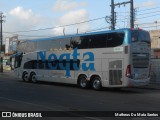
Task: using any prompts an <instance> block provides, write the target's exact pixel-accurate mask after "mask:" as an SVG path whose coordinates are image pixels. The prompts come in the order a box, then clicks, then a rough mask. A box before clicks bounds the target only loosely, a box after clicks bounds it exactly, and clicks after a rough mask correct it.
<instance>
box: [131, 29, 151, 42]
mask: <svg viewBox="0 0 160 120" xmlns="http://www.w3.org/2000/svg"><path fill="white" fill-rule="evenodd" d="M131 38H132V42H146V43H149V44H150V35H149V33H148V32H146V31H143V30H132V31H131Z"/></svg>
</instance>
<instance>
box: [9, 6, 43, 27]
mask: <svg viewBox="0 0 160 120" xmlns="http://www.w3.org/2000/svg"><path fill="white" fill-rule="evenodd" d="M9 14H10V15H11V16H13V17H15V19H18V20H19V22H21V23H23V24H24V23H25V24H26V25H34V24H38V23H40V22H42V20H43V19H41V16H40V15H38V14H35V13H33V11H32V10H31V9H24V8H23V7H21V6H17V7H16V8H14V9H12V10H10V12H9Z"/></svg>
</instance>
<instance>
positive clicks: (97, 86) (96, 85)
mask: <svg viewBox="0 0 160 120" xmlns="http://www.w3.org/2000/svg"><path fill="white" fill-rule="evenodd" d="M91 86H92V88H93V89H94V90H101V88H102V84H101V79H100V78H99V77H94V78H93V80H92V82H91Z"/></svg>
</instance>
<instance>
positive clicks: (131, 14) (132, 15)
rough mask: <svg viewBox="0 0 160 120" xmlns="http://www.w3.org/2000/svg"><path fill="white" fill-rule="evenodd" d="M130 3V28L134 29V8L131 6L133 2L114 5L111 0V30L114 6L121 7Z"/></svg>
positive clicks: (113, 24) (113, 27)
mask: <svg viewBox="0 0 160 120" xmlns="http://www.w3.org/2000/svg"><path fill="white" fill-rule="evenodd" d="M128 3H130V28H134V6H133V0H130V1H127V2H122V3H116V4H115V3H114V0H111V5H110V6H111V30H114V29H115V23H116V22H115V21H116V19H115V12H114V9H115V7H116V6H119V7H120V6H121V5H124V6H125V5H126V4H128Z"/></svg>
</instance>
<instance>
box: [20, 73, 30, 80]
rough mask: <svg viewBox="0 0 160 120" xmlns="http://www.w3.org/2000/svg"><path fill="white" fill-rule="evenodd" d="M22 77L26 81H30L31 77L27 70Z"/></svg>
mask: <svg viewBox="0 0 160 120" xmlns="http://www.w3.org/2000/svg"><path fill="white" fill-rule="evenodd" d="M22 79H23V81H24V82H29V81H30V80H29V78H28V73H27V72H24V73H23V75H22Z"/></svg>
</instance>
